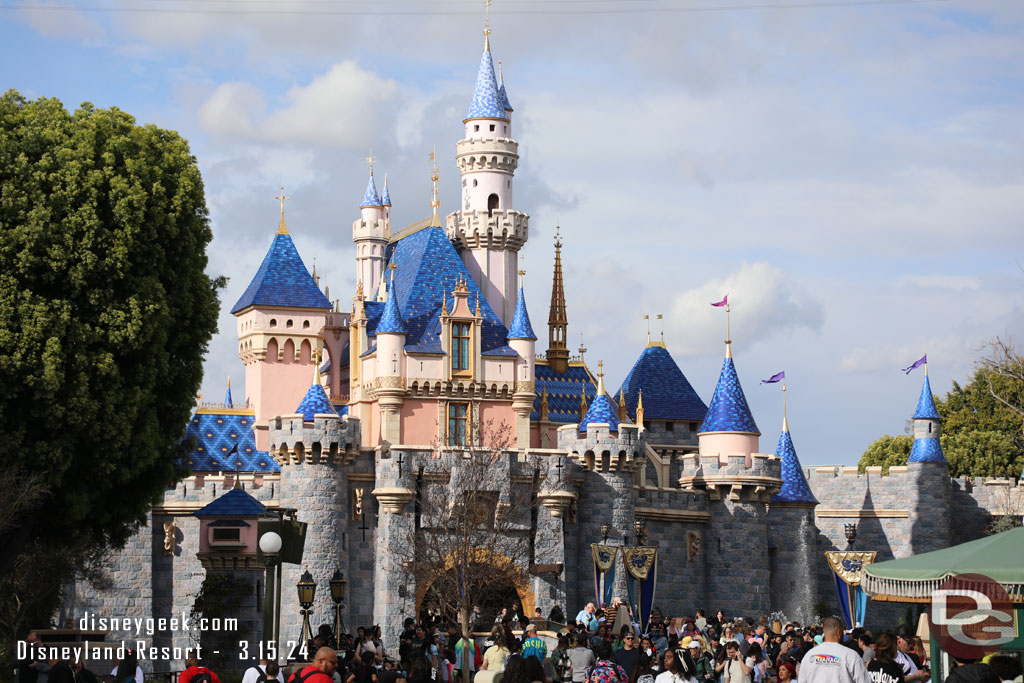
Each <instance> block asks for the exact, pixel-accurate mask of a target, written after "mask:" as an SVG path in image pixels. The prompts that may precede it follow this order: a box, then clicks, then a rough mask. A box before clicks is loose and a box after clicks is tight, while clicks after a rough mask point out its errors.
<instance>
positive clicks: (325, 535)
mask: <svg viewBox="0 0 1024 683" xmlns="http://www.w3.org/2000/svg"><path fill="white" fill-rule="evenodd" d="M359 440H360V436H359V421H358V420H356V419H353V418H350V417H348V416H345V417H344V418H341V417H339V416H338V413H337V412H335V410H334V407H333V406H332V405H331V402H330V400H329V399H328V397H327V394H326V393H325V392H324V388H323V386H322V385H321V384H320V377H319V367H317V370H316V374H315V375H314V378H313V382H312V384H310V385H308V390H307V391H306V394H305V396H303V398H302V400H301V401H300V402H298V405H297V407H295V408H294V410H293V411H292V412H290V413H289V414H286V415H280V416H277V417H274V418H272V419H271V420H270V431H269V445H270V448H269V450H270V455H271V457H273V458H274V459H275V460H276V461H277V463H278V465H279V466H280V467H281V484H280V486H281V489H280V505H281V507H282V508H285V509H287V508H294V509H296V510H298V512H297V515H298V521H300V522H305V523H306V524H307V527H306V542H305V550H304V552H303V557H302V565H296V564H285V565H284V566H283V573H282V584H281V585H282V586H285V587H288V586H294V585H295V584H296V583H297V582H298V580H299V577H300V576H301V575H302V573H303V572H304V571H305V570H306V569H308V570H309V572H310V574H311V575H312V576H313V579H314V581H316V582H317V584H318V585H320V586H323V585H324V584H325V583H326V581H327V579H329V578H330V577H331V575H332V574H333V573H334V570H335V569H341V570H342V571H343V572H345V573H346V574H348V575H349V576H351V575H352V572H350V571H349V567H348V553H347V552H346V548H345V547H344V539H345V531H346V529H347V512H348V507H349V501H348V489H349V485H348V479H347V475H346V469H347V468H346V467H345V466H346V465H348V464H349V463H350V462H352V460H353V459H354V458H355V456H356V454H357V453H358V449H359V445H360V444H359ZM348 602H349V603H350V604H351V603H352V600H349V601H348ZM333 614H334V603H333V602H332V601H331V595H330V591H328V590H323V589H322V588H321V589H319V590H317V592H316V603H315V604H314V606H313V615H314V616H313V617H312V618H313V619H314V621H313V628H314V630H315V629H316V624H317V623H322V622H323V621H327V620H326V619H324V618H323V617H324V616H325V615H333ZM345 617H346V618H345V621H346V623H349V619H348V618H347V615H345ZM317 619H319V620H320V621H319V622H318V621H315V620H317ZM300 628H301V622H300V617H299V605H298V601H297V595H296V592H295V591H294V590H282V592H281V640H282V641H287V640H296V641H297V640H298V639H299V632H300ZM310 656H311V657H312V654H311V655H310Z"/></svg>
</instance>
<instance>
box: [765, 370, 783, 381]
mask: <svg viewBox="0 0 1024 683" xmlns="http://www.w3.org/2000/svg"><path fill="white" fill-rule="evenodd" d="M784 379H786V371H785V370H783V371H782V372H776V373H775V374H774V375H772V376H771V377H769V378H768V379H763V380H761V384H775V383H776V382H781V381H782V380H784Z"/></svg>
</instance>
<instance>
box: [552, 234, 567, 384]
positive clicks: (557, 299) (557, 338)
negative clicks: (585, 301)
mask: <svg viewBox="0 0 1024 683" xmlns="http://www.w3.org/2000/svg"><path fill="white" fill-rule="evenodd" d="M568 327H569V316H568V313H567V312H566V310H565V284H564V283H563V282H562V236H561V234H560V233H559V231H558V228H555V273H554V275H553V276H552V278H551V307H550V309H549V310H548V353H547V359H548V365H549V366H551V369H552V370H553V371H555V372H557V373H558V374H560V375H561V374H565V371H566V370H567V369H568V368H569V347H568V346H567V345H566V331H567V328H568Z"/></svg>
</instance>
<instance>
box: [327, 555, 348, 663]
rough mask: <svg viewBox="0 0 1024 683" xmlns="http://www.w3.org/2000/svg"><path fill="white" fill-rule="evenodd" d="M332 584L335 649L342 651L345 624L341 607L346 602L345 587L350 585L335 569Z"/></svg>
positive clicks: (340, 572)
mask: <svg viewBox="0 0 1024 683" xmlns="http://www.w3.org/2000/svg"><path fill="white" fill-rule="evenodd" d="M330 584H331V600H334V636H335V637H334V641H335V647H336V648H337V649H339V650H340V649H341V631H342V627H343V626H344V622H343V621H342V620H341V606H342V604H343V603H344V601H345V586H346V585H348V579H346V578H345V575H344V574H343V573H342V571H341V570H340V569H335V570H334V576H332V577H331V580H330Z"/></svg>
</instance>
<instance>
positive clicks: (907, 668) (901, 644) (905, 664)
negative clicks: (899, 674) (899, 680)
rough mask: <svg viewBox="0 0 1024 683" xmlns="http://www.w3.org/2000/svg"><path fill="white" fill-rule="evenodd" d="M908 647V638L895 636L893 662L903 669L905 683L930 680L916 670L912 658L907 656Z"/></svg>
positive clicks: (928, 676)
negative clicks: (894, 657) (894, 656)
mask: <svg viewBox="0 0 1024 683" xmlns="http://www.w3.org/2000/svg"><path fill="white" fill-rule="evenodd" d="M910 645H911V643H910V638H908V637H907V636H905V635H898V636H896V659H894V660H893V661H895V662H896V663H897V664H899V665H900V668H901V669H903V678H904V680H905V681H906V683H916V681H924V680H927V679H928V678H931V676H930V675H929V674H928V673H927V672H925V671H920V670H918V668H917V664H914V660H913V658H911V656H910V655H908V654H907V653H908V652H910Z"/></svg>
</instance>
